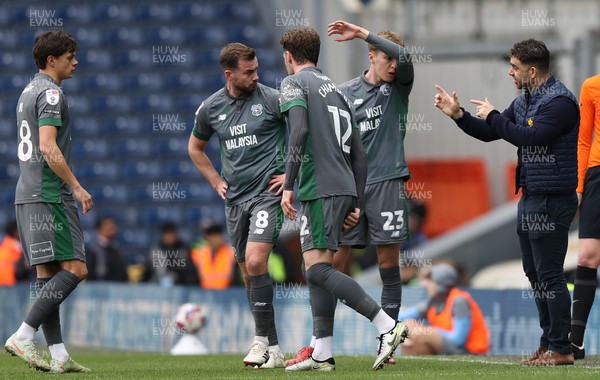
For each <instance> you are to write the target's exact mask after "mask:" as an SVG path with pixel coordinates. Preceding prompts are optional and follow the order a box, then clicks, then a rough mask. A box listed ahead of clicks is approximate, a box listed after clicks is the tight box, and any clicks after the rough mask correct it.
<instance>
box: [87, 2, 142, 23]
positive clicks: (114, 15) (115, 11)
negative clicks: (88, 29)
mask: <svg viewBox="0 0 600 380" xmlns="http://www.w3.org/2000/svg"><path fill="white" fill-rule="evenodd" d="M92 15H93V19H94V20H95V21H96V22H98V23H102V22H111V21H114V22H128V21H131V20H132V19H133V11H132V10H131V8H130V7H129V6H128V5H126V4H114V3H113V4H111V3H97V4H94V6H93V7H92Z"/></svg>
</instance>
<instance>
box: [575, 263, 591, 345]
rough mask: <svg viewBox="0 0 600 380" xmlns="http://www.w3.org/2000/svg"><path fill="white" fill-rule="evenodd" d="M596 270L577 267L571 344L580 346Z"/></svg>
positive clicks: (589, 308) (588, 313) (588, 311)
mask: <svg viewBox="0 0 600 380" xmlns="http://www.w3.org/2000/svg"><path fill="white" fill-rule="evenodd" d="M597 274H598V270H597V269H594V268H587V267H582V266H579V265H578V266H577V271H576V272H575V289H574V290H573V317H572V318H571V342H573V343H574V344H575V345H577V346H580V347H581V345H582V344H583V336H584V333H585V327H586V325H587V320H588V316H589V315H590V310H591V309H592V305H593V304H594V296H595V295H596V285H597V283H598V279H597Z"/></svg>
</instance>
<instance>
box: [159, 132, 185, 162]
mask: <svg viewBox="0 0 600 380" xmlns="http://www.w3.org/2000/svg"><path fill="white" fill-rule="evenodd" d="M187 145H188V136H187V135H185V136H182V137H179V138H177V137H169V138H161V139H159V140H158V141H156V142H155V143H154V147H153V149H152V151H153V152H155V153H156V154H158V155H164V156H176V157H181V158H185V157H187Z"/></svg>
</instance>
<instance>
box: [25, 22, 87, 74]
mask: <svg viewBox="0 0 600 380" xmlns="http://www.w3.org/2000/svg"><path fill="white" fill-rule="evenodd" d="M77 50H79V47H77V42H76V41H75V38H74V37H73V36H72V35H71V34H70V33H67V32H65V31H63V30H51V31H49V32H44V33H42V34H40V35H39V36H37V37H36V38H35V43H34V44H33V59H34V60H35V65H36V66H37V67H38V68H40V69H45V68H46V61H48V57H49V56H53V57H60V56H61V55H63V54H65V53H71V52H73V53H74V52H76V51H77Z"/></svg>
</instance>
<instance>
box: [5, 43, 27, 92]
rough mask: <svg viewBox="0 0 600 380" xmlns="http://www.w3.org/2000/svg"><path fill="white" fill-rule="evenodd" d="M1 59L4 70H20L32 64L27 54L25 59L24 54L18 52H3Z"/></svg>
mask: <svg viewBox="0 0 600 380" xmlns="http://www.w3.org/2000/svg"><path fill="white" fill-rule="evenodd" d="M1 59H2V66H3V67H4V68H9V67H14V68H19V69H22V68H23V67H28V65H31V64H32V63H33V60H32V59H31V57H30V55H29V54H28V55H27V57H26V56H25V53H24V52H18V51H14V52H10V51H5V52H4V53H2V57H1ZM6 71H7V70H6ZM6 71H5V72H6ZM27 79H29V78H27ZM23 87H25V86H23Z"/></svg>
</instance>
